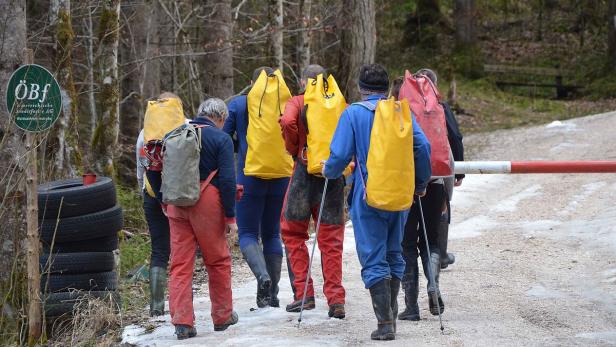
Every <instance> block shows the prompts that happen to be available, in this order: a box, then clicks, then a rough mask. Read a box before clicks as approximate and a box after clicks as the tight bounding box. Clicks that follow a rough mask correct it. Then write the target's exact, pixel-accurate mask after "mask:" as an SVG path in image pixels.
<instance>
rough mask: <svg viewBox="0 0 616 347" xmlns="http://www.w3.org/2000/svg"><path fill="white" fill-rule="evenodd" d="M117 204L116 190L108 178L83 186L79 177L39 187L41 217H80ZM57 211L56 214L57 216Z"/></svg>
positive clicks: (100, 178)
mask: <svg viewBox="0 0 616 347" xmlns="http://www.w3.org/2000/svg"><path fill="white" fill-rule="evenodd" d="M115 204H116V189H115V185H114V184H113V181H112V180H111V178H109V177H98V178H97V179H96V182H94V183H92V184H89V185H87V186H84V185H83V180H82V179H81V178H73V179H68V180H61V181H53V182H47V183H44V184H41V185H39V187H38V207H39V218H40V219H53V220H55V219H57V218H58V217H59V218H67V217H75V216H81V215H84V214H90V213H94V212H98V211H101V210H106V209H108V208H111V207H113V206H114V205H115ZM58 214H59V216H58Z"/></svg>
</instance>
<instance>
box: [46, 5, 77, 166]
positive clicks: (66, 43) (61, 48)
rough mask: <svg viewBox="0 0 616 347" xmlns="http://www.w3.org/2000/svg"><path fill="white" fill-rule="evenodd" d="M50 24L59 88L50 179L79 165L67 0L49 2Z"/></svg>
mask: <svg viewBox="0 0 616 347" xmlns="http://www.w3.org/2000/svg"><path fill="white" fill-rule="evenodd" d="M49 17H50V24H51V26H52V27H53V28H54V31H55V42H54V49H53V65H54V70H55V71H56V77H57V79H58V83H59V84H60V86H61V88H62V102H63V105H62V117H60V121H59V122H58V123H59V124H58V125H57V126H56V127H55V129H54V134H55V135H56V136H55V137H56V138H55V141H53V142H54V143H55V144H57V148H56V149H55V151H54V152H53V153H52V155H53V156H54V157H55V160H54V163H53V175H52V177H73V176H75V175H76V173H77V171H78V170H79V168H80V166H81V153H80V151H79V138H78V134H79V129H78V123H79V114H78V110H79V108H78V105H77V103H78V98H77V91H76V90H75V83H74V81H73V60H72V51H73V41H74V39H75V33H74V32H73V24H72V19H71V1H70V0H51V2H50V13H49Z"/></svg>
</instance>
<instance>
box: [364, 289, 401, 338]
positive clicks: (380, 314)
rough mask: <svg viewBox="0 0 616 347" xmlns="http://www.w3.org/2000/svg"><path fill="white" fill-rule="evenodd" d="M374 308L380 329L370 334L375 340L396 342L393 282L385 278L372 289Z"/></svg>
mask: <svg viewBox="0 0 616 347" xmlns="http://www.w3.org/2000/svg"><path fill="white" fill-rule="evenodd" d="M370 296H371V297H372V308H373V309H374V314H375V315H376V320H377V322H378V328H377V329H376V330H375V331H373V332H372V334H370V338H371V339H373V340H381V341H385V340H395V339H396V333H395V332H394V317H393V312H392V310H391V280H390V279H389V278H385V279H383V280H381V281H380V282H378V283H377V284H375V285H373V286H372V287H370Z"/></svg>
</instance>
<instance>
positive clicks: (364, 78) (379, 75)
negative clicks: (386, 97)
mask: <svg viewBox="0 0 616 347" xmlns="http://www.w3.org/2000/svg"><path fill="white" fill-rule="evenodd" d="M359 88H361V89H364V90H368V91H374V92H387V90H388V89H389V75H387V70H385V68H384V67H383V66H382V65H381V64H367V65H364V66H362V67H361V69H359Z"/></svg>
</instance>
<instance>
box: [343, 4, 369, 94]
mask: <svg viewBox="0 0 616 347" xmlns="http://www.w3.org/2000/svg"><path fill="white" fill-rule="evenodd" d="M339 21H340V22H339V25H338V27H339V30H341V31H342V35H341V47H340V82H341V83H340V84H341V87H342V88H343V90H344V91H345V95H346V97H347V102H354V101H358V100H360V98H361V96H360V94H359V88H358V86H357V77H358V75H359V69H360V67H361V66H362V65H364V64H371V63H374V56H375V54H376V23H375V7H374V1H373V0H344V1H343V4H342V8H341V13H340V15H339Z"/></svg>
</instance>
